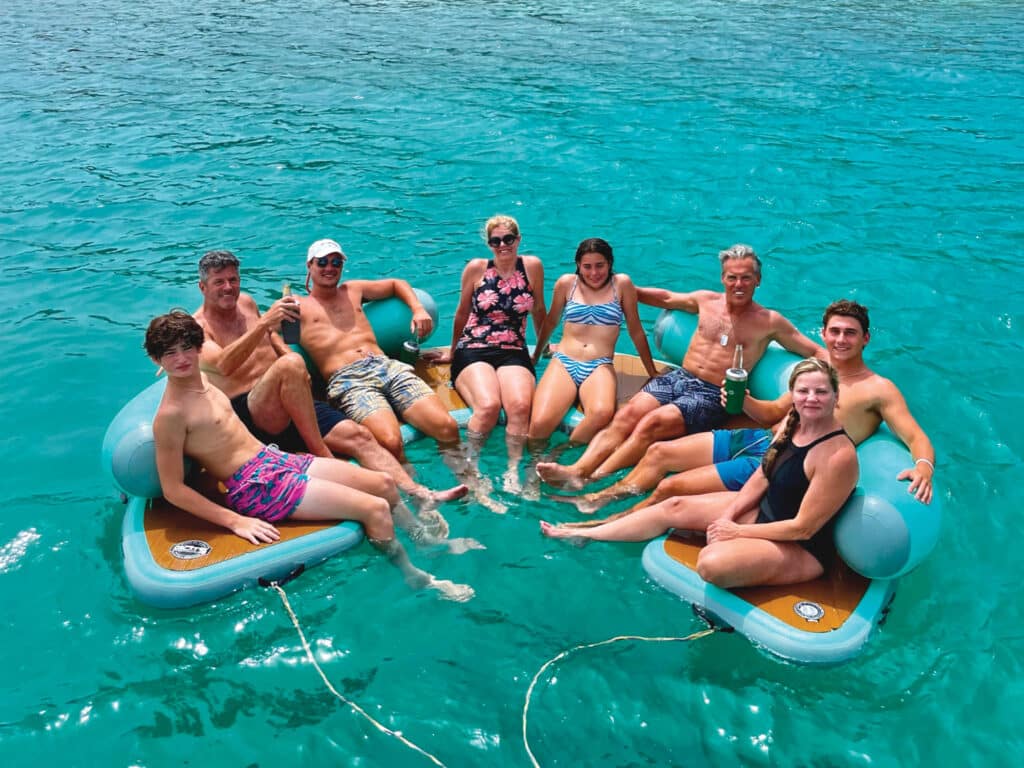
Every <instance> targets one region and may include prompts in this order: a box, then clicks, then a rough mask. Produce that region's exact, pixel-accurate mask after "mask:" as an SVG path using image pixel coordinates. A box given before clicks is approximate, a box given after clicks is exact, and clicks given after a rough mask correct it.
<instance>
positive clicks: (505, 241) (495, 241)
mask: <svg viewBox="0 0 1024 768" xmlns="http://www.w3.org/2000/svg"><path fill="white" fill-rule="evenodd" d="M518 239H519V235H504V236H503V237H489V238H487V244H488V245H489V246H491V248H497V247H498V246H499V245H512V243H514V242H515V241H516V240H518Z"/></svg>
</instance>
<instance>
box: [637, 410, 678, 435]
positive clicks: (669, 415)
mask: <svg viewBox="0 0 1024 768" xmlns="http://www.w3.org/2000/svg"><path fill="white" fill-rule="evenodd" d="M681 430H682V424H681V420H680V418H679V411H678V410H676V409H675V407H674V406H662V407H661V408H656V409H655V410H653V411H651V412H650V413H648V414H647V415H645V416H644V417H643V418H642V419H640V422H639V423H638V424H637V425H636V434H637V435H638V436H639V437H641V438H642V439H646V440H656V439H659V438H661V437H664V436H667V435H672V434H681Z"/></svg>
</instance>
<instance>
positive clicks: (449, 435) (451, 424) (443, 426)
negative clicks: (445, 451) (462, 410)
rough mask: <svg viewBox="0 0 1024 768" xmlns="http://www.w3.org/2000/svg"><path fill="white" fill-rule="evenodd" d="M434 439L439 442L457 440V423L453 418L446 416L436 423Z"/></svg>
mask: <svg viewBox="0 0 1024 768" xmlns="http://www.w3.org/2000/svg"><path fill="white" fill-rule="evenodd" d="M434 439H435V440H437V442H439V443H457V442H459V425H458V424H456V423H455V419H453V418H452V417H451V416H448V417H447V418H445V419H444V420H443V421H442V422H441V423H440V424H438V425H437V429H436V430H435V434H434Z"/></svg>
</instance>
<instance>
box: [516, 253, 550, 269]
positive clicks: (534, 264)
mask: <svg viewBox="0 0 1024 768" xmlns="http://www.w3.org/2000/svg"><path fill="white" fill-rule="evenodd" d="M519 258H521V259H522V260H523V266H525V267H529V268H532V269H538V268H539V269H544V262H542V261H541V260H540V256H520V257H519Z"/></svg>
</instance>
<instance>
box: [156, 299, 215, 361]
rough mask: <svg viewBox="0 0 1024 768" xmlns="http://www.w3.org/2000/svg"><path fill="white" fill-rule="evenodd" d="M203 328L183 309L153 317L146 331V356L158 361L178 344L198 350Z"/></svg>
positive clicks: (201, 340) (201, 344) (202, 337)
mask: <svg viewBox="0 0 1024 768" xmlns="http://www.w3.org/2000/svg"><path fill="white" fill-rule="evenodd" d="M204 338H205V335H204V334H203V327H202V326H201V325H199V323H197V322H196V319H195V318H194V317H192V315H190V314H189V313H188V312H186V311H185V310H183V309H172V310H171V311H170V312H168V313H167V314H166V315H160V316H159V317H154V318H153V319H152V320H150V322H149V327H148V328H147V329H146V343H145V344H144V345H143V346H144V347H145V348H146V354H147V355H149V356H150V357H151V358H153V359H154V360H159V359H160V358H161V357H163V356H164V355H166V354H167V350H169V349H172V348H174V347H175V346H177V345H178V344H184V345H185V346H187V347H192V348H195V349H198V348H199V347H201V346H203V339H204Z"/></svg>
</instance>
